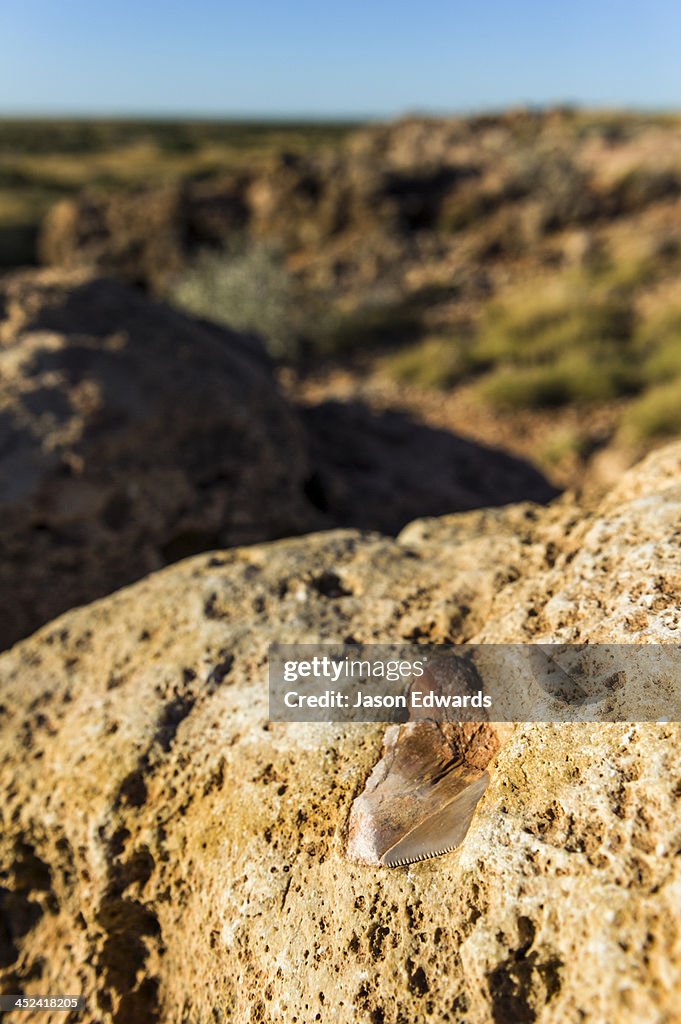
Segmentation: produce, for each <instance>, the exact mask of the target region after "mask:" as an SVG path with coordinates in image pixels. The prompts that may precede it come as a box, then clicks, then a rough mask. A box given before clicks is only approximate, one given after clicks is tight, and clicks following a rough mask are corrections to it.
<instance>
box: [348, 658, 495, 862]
mask: <svg viewBox="0 0 681 1024" xmlns="http://www.w3.org/2000/svg"><path fill="white" fill-rule="evenodd" d="M424 681H426V684H427V687H428V688H429V689H432V690H434V691H439V692H443V693H444V692H447V691H448V690H449V691H450V692H451V691H454V692H457V693H461V692H462V691H464V690H467V691H468V692H471V691H473V690H476V689H478V688H480V687H481V682H480V679H479V677H478V675H477V672H476V671H475V668H474V667H473V666H472V665H471V664H470V663H468V662H467V661H465V660H464V659H461V658H455V657H453V656H450V657H448V658H443V659H440V660H439V661H438V662H437V663H435V664H434V665H431V666H430V668H429V669H428V673H427V679H426V677H424V678H422V679H421V680H420V681H419V684H418V685H419V686H420V687H421V688H423V687H424ZM413 685H416V684H413ZM477 715H478V717H479V716H480V712H479V711H478V712H477ZM508 732H509V727H505V726H497V725H494V724H491V723H489V722H484V721H483V722H481V721H476V722H452V721H443V722H433V721H425V720H421V721H416V722H413V721H411V722H408V723H406V724H405V725H400V726H397V725H392V726H389V728H388V729H387V730H386V733H385V737H384V745H383V756H382V757H381V759H380V761H379V762H378V764H377V765H376V766H375V768H374V769H373V771H372V773H371V775H370V776H369V778H368V780H367V783H366V786H365V789H364V792H363V793H361V794H360V796H358V797H357V799H356V800H355V801H354V803H353V805H352V810H351V812H350V823H349V835H348V848H347V852H348V856H349V857H350V859H351V860H355V861H359V862H362V863H365V864H381V865H384V866H386V867H396V866H398V865H402V864H412V863H414V862H416V861H420V860H427V859H429V858H431V857H437V856H439V855H440V854H443V853H447V852H449V851H450V850H453V849H455V848H456V847H457V846H459V845H460V844H461V842H462V841H463V839H464V837H465V835H466V833H467V831H468V828H469V826H470V823H471V820H472V818H473V815H474V813H475V809H476V807H477V805H478V802H479V800H480V798H481V797H482V795H483V793H484V791H485V789H486V787H487V783H488V782H489V775H488V773H487V770H486V769H487V766H488V764H489V763H490V761H491V760H492V758H493V757H494V756H495V754H496V753H497V752H498V751H499V749H500V748H501V745H502V743H503V740H504V739H505V737H506V735H508Z"/></svg>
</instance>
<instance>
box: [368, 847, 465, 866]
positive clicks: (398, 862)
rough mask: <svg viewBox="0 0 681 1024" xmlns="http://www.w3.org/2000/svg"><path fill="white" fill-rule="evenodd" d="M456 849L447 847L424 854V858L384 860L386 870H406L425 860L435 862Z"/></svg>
mask: <svg viewBox="0 0 681 1024" xmlns="http://www.w3.org/2000/svg"><path fill="white" fill-rule="evenodd" d="M456 849H457V847H456V846H447V847H445V849H444V850H434V851H433V852H432V853H424V854H423V856H422V857H407V858H405V859H402V860H384V861H383V864H384V866H385V867H386V868H404V867H408V865H409V864H420V863H421V862H422V861H424V860H433V859H434V858H435V857H443V856H444V855H445V853H451V852H452V851H453V850H456Z"/></svg>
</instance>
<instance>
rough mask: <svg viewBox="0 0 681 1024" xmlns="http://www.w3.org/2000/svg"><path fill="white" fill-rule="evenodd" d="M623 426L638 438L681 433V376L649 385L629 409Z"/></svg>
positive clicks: (653, 437)
mask: <svg viewBox="0 0 681 1024" xmlns="http://www.w3.org/2000/svg"><path fill="white" fill-rule="evenodd" d="M622 430H623V433H624V435H625V436H628V437H630V438H631V439H633V440H637V441H648V440H655V439H658V438H663V437H674V436H676V435H678V434H681V377H677V378H676V379H675V380H672V381H670V382H669V383H667V384H660V385H659V386H658V387H654V388H650V390H648V391H646V393H645V394H644V395H642V396H641V397H640V398H638V399H637V400H636V401H635V402H632V404H631V405H630V406H629V408H628V409H627V412H626V414H625V417H624V420H623V424H622Z"/></svg>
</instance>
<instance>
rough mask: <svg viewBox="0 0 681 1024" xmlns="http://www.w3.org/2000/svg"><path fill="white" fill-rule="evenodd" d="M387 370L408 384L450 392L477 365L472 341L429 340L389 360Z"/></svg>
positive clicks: (458, 339)
mask: <svg viewBox="0 0 681 1024" xmlns="http://www.w3.org/2000/svg"><path fill="white" fill-rule="evenodd" d="M383 367H384V369H385V370H386V371H387V373H388V374H389V375H390V376H391V377H393V378H394V379H395V380H398V381H402V382H404V383H405V384H417V385H418V386H420V387H424V388H433V387H435V388H448V387H452V385H454V384H458V383H459V382H460V381H461V380H462V379H463V378H465V377H466V376H469V375H470V373H471V372H472V371H473V370H474V369H475V368H476V363H475V359H474V357H473V354H472V352H471V349H470V339H468V338H464V337H460V338H443V337H429V338H424V339H423V341H420V342H417V343H416V344H414V345H409V346H408V347H406V348H403V349H401V350H400V351H399V352H395V353H394V354H392V355H391V356H388V358H387V359H386V360H385V361H384V362H383Z"/></svg>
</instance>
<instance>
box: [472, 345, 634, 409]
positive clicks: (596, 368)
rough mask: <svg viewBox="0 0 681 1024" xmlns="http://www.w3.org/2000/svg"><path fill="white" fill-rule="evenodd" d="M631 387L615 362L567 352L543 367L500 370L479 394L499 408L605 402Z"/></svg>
mask: <svg viewBox="0 0 681 1024" xmlns="http://www.w3.org/2000/svg"><path fill="white" fill-rule="evenodd" d="M631 388H632V385H631V383H630V382H629V381H628V380H627V373H626V371H625V370H624V369H623V368H622V367H621V366H620V365H619V364H618V363H616V362H614V363H613V362H611V363H608V362H607V361H599V360H598V359H597V358H595V357H594V356H593V355H589V354H588V353H586V352H572V353H567V354H566V355H564V356H563V357H561V358H560V359H558V360H556V361H555V362H551V363H546V364H544V365H536V366H516V367H503V368H500V369H498V370H495V371H494V372H493V373H492V374H490V375H489V376H487V377H485V378H484V379H483V380H482V381H481V382H480V394H481V395H482V396H483V398H485V399H486V400H487V401H488V402H489V403H490V404H491V405H493V406H495V407H496V408H498V409H543V408H555V407H558V406H561V405H568V404H570V403H572V402H576V403H587V402H598V401H605V400H607V399H610V398H614V397H615V396H616V395H618V394H621V393H623V392H626V391H627V390H631Z"/></svg>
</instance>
